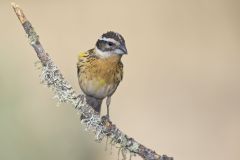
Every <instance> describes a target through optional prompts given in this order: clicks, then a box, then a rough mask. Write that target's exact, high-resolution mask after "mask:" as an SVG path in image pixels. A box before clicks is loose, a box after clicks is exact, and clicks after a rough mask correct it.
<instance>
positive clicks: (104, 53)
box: [95, 31, 127, 58]
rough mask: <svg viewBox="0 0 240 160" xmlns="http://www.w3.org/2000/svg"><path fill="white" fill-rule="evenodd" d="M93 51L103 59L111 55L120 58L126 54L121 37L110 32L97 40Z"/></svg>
mask: <svg viewBox="0 0 240 160" xmlns="http://www.w3.org/2000/svg"><path fill="white" fill-rule="evenodd" d="M95 49H96V53H97V55H99V56H100V57H103V58H106V57H110V56H113V55H115V56H116V55H118V56H122V55H124V54H127V48H126V45H125V40H124V38H123V36H121V35H120V34H119V33H116V32H112V31H109V32H107V33H104V34H103V35H102V36H101V37H100V38H99V39H98V41H97V43H96V47H95Z"/></svg>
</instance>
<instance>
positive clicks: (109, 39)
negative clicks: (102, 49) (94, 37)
mask: <svg viewBox="0 0 240 160" xmlns="http://www.w3.org/2000/svg"><path fill="white" fill-rule="evenodd" d="M99 40H103V41H107V42H112V43H114V44H119V42H118V41H116V40H115V39H113V38H106V37H100V38H99Z"/></svg>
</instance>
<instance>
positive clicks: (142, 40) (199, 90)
mask: <svg viewBox="0 0 240 160" xmlns="http://www.w3.org/2000/svg"><path fill="white" fill-rule="evenodd" d="M10 2H11V1H8V0H1V1H0V13H1V14H0V20H1V26H0V65H1V67H0V73H1V74H0V88H1V89H0V159H1V160H43V159H44V160H52V159H58V160H66V159H67V160H80V159H81V160H92V159H98V160H99V159H100V158H99V157H100V156H101V155H102V154H103V155H105V156H106V157H107V158H106V157H105V158H103V159H117V150H113V154H112V155H110V154H106V152H104V149H103V148H104V144H97V143H95V142H94V141H93V138H92V137H91V136H89V135H88V134H86V133H85V132H84V131H83V128H81V126H80V123H79V115H77V114H76V112H75V110H74V109H73V107H72V106H70V105H68V104H62V105H60V107H56V106H57V105H56V100H54V99H52V97H53V93H52V92H51V91H50V90H49V89H48V88H46V87H44V86H43V85H40V80H39V77H38V75H39V71H37V69H36V67H34V62H36V61H37V57H36V54H35V52H34V51H33V49H32V48H31V46H30V45H29V44H28V41H27V38H26V36H25V34H24V32H23V29H22V26H21V25H20V23H19V21H18V19H17V17H16V16H15V13H14V12H13V10H12V8H11V6H10ZM16 3H17V4H19V5H20V6H21V7H22V8H23V10H24V11H25V14H26V15H27V17H28V19H29V20H30V21H31V23H32V24H33V25H34V27H35V29H36V31H37V33H38V34H39V35H40V40H41V42H42V44H43V46H44V48H45V50H46V51H47V52H48V53H49V54H50V55H51V57H52V59H53V60H54V62H55V63H56V64H57V65H58V66H59V68H60V69H61V71H62V73H63V74H64V76H65V78H66V79H67V80H68V81H69V82H70V84H72V86H73V87H74V88H75V89H76V90H77V91H78V92H80V89H79V86H78V82H77V76H76V62H77V54H78V53H79V52H80V51H86V50H88V49H90V48H92V47H93V46H94V45H95V42H96V40H97V38H98V37H99V36H101V34H102V33H104V32H106V31H109V30H114V31H117V32H119V33H121V34H122V35H123V36H124V37H125V40H126V44H127V48H128V51H129V54H128V55H127V56H124V58H123V63H124V80H123V82H122V83H121V84H120V86H119V87H118V90H117V92H116V93H115V94H114V96H113V97H112V103H111V110H110V112H111V119H112V121H113V122H114V123H115V124H117V126H118V127H119V128H121V129H122V130H123V131H124V132H125V133H127V134H128V135H131V136H133V137H134V138H135V139H136V140H138V141H140V142H141V143H143V144H144V145H146V146H148V147H150V148H152V149H154V150H156V152H158V153H160V154H163V153H164V154H167V155H169V156H173V157H174V158H175V159H176V160H193V159H194V160H202V159H204V160H212V159H217V160H226V159H231V160H239V159H240V155H239V151H240V1H238V0H211V1H209V0H182V1H177V0H150V1H147V0H145V1H142V0H132V1H127V0H125V1H123V0H122V1H112V0H102V1H99V0H95V1H94V0H90V1H85V0H81V1H80V0H75V1H74V0H68V1H67V0H62V1H57V0H52V1H44V0H43V1H36V0H31V1H30V0H17V1H16ZM104 104H105V103H104ZM105 111H106V107H105V106H104V107H103V112H102V113H105ZM93 148H94V149H93ZM108 152H110V151H108ZM134 159H136V160H138V159H139V160H140V159H141V158H139V157H136V158H134Z"/></svg>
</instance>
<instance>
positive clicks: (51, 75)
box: [12, 3, 173, 160]
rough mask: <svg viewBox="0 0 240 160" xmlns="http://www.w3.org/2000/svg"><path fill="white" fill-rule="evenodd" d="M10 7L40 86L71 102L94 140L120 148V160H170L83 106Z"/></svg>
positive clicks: (16, 8)
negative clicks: (36, 64) (132, 159)
mask: <svg viewBox="0 0 240 160" xmlns="http://www.w3.org/2000/svg"><path fill="white" fill-rule="evenodd" d="M12 7H13V9H14V11H15V13H16V15H17V17H18V19H19V20H20V22H21V24H22V26H23V28H24V30H25V32H26V34H27V36H28V39H29V43H30V45H31V46H32V47H33V48H34V49H35V52H36V53H37V56H38V58H39V59H40V61H41V64H42V72H41V81H42V83H43V84H45V85H47V86H48V87H49V88H51V89H52V90H53V91H54V93H55V96H56V98H58V100H59V101H60V102H64V103H71V104H72V105H73V106H75V109H76V110H77V111H78V112H80V113H81V114H83V115H84V117H86V118H85V119H83V120H82V124H84V125H85V126H86V129H87V130H88V131H91V132H92V133H94V134H95V135H96V139H97V140H98V141H101V140H102V139H103V138H106V137H107V138H108V139H109V143H110V144H111V145H115V146H118V147H120V149H119V153H122V155H123V158H126V154H127V153H130V155H131V156H132V155H136V154H137V155H139V156H141V157H142V158H143V159H146V160H173V158H171V157H167V156H166V155H162V156H161V155H159V154H157V153H156V152H155V151H153V150H151V149H149V148H147V147H145V146H144V145H142V144H140V143H138V142H137V141H135V140H134V139H133V138H131V137H129V136H127V135H126V134H124V133H123V132H122V131H121V130H120V129H118V128H117V127H116V125H114V124H113V123H112V122H111V121H110V120H108V119H107V118H105V117H102V118H101V117H100V116H99V115H98V113H96V112H95V111H94V110H93V109H92V108H91V106H89V105H88V104H87V102H86V98H85V96H84V95H77V94H76V92H75V91H74V89H73V88H72V87H71V85H70V84H69V83H68V82H67V81H66V80H65V79H64V78H63V75H62V74H61V72H60V70H59V69H58V68H57V66H56V65H55V64H54V63H53V61H52V60H51V59H50V57H49V55H48V54H47V53H46V52H45V50H44V49H43V47H42V45H41V43H40V41H39V36H38V35H37V33H36V32H35V31H34V29H33V27H32V25H31V23H30V22H29V21H28V20H27V18H26V16H25V15H24V13H23V11H22V9H21V8H20V7H19V6H18V5H16V4H15V3H12Z"/></svg>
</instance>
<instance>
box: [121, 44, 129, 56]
mask: <svg viewBox="0 0 240 160" xmlns="http://www.w3.org/2000/svg"><path fill="white" fill-rule="evenodd" d="M119 49H120V50H121V51H122V52H123V53H122V54H128V51H127V48H126V46H125V45H121V46H120V47H119Z"/></svg>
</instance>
